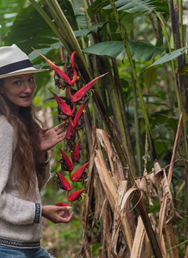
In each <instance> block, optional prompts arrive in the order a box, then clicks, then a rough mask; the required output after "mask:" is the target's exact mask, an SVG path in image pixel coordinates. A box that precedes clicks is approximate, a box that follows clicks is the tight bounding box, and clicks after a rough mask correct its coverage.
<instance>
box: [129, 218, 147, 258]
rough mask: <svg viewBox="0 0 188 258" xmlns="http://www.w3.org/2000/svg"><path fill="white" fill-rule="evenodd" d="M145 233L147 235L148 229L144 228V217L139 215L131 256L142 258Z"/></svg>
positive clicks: (132, 257) (131, 257)
mask: <svg viewBox="0 0 188 258" xmlns="http://www.w3.org/2000/svg"><path fill="white" fill-rule="evenodd" d="M145 235H146V231H145V228H144V224H143V222H142V219H141V218H140V216H139V217H138V223H137V227H136V233H135V236H134V242H133V248H132V251H131V256H130V258H141V257H142V250H143V244H144V237H145Z"/></svg>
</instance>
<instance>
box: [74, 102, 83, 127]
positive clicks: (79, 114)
mask: <svg viewBox="0 0 188 258" xmlns="http://www.w3.org/2000/svg"><path fill="white" fill-rule="evenodd" d="M83 109H84V104H82V105H81V106H80V107H79V109H78V112H77V113H76V115H75V118H74V120H73V123H72V128H75V126H76V125H77V123H78V120H79V118H80V116H81V114H82V111H83Z"/></svg>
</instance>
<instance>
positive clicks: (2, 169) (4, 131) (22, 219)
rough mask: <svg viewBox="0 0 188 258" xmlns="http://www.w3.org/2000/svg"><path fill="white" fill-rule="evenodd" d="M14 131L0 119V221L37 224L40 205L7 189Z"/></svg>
mask: <svg viewBox="0 0 188 258" xmlns="http://www.w3.org/2000/svg"><path fill="white" fill-rule="evenodd" d="M15 145H16V144H15V131H14V129H13V127H12V126H11V125H10V124H9V123H8V122H7V121H6V119H5V118H4V117H2V116H1V117H0V219H1V220H4V221H6V222H8V223H11V224H15V225H29V224H33V223H39V222H40V218H41V204H40V203H34V202H31V201H26V200H24V199H22V198H19V195H16V194H12V192H11V191H10V189H9V188H8V187H7V185H8V182H9V180H10V174H11V169H12V162H13V154H14V151H15Z"/></svg>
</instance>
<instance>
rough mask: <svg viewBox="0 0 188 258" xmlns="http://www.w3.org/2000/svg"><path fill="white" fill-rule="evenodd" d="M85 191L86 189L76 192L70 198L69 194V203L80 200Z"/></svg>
mask: <svg viewBox="0 0 188 258" xmlns="http://www.w3.org/2000/svg"><path fill="white" fill-rule="evenodd" d="M83 191H84V189H81V190H78V191H75V192H73V193H72V194H71V195H70V196H68V192H67V199H68V200H69V202H73V201H76V200H78V199H79V198H80V196H81V194H82V193H83Z"/></svg>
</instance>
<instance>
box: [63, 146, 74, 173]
mask: <svg viewBox="0 0 188 258" xmlns="http://www.w3.org/2000/svg"><path fill="white" fill-rule="evenodd" d="M60 151H61V154H62V156H63V159H64V161H65V163H66V165H67V169H68V171H69V172H71V171H73V169H74V162H73V164H72V163H71V161H70V159H69V158H68V156H67V155H66V154H65V152H64V151H63V150H62V149H60Z"/></svg>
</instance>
